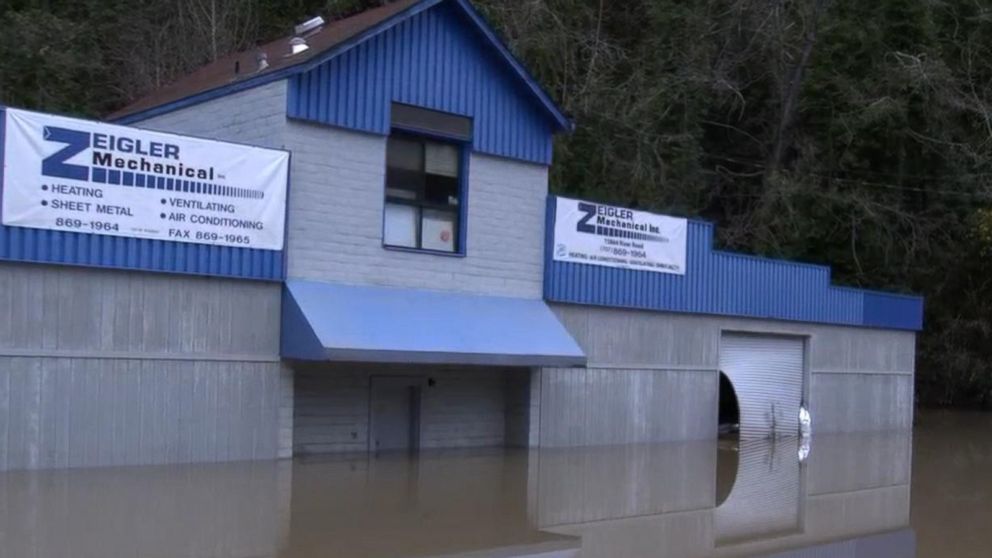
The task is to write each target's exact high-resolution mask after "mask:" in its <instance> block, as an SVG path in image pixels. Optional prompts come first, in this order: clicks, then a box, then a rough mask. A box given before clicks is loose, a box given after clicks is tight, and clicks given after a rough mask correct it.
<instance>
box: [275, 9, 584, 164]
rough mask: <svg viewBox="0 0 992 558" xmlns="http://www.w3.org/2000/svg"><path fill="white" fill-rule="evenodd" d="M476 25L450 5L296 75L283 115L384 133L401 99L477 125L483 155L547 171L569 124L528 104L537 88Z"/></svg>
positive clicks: (468, 13) (470, 13)
mask: <svg viewBox="0 0 992 558" xmlns="http://www.w3.org/2000/svg"><path fill="white" fill-rule="evenodd" d="M422 5H423V4H422ZM477 18H478V14H476V13H475V11H474V9H471V6H469V5H468V3H467V2H458V1H451V2H447V3H444V4H442V5H439V6H436V7H434V8H433V9H430V10H424V11H422V12H420V13H418V14H417V15H416V16H415V17H409V18H406V19H404V20H403V21H401V22H399V23H397V24H395V25H393V26H392V27H390V28H389V29H387V30H385V31H382V32H380V33H378V34H376V35H375V36H374V37H371V38H369V39H368V40H365V41H363V42H362V43H361V44H358V45H356V46H355V47H353V48H350V49H347V50H346V51H344V52H341V53H340V54H337V55H335V56H333V57H332V58H330V59H329V60H327V61H324V62H321V63H319V64H317V65H315V66H313V67H312V68H310V69H308V70H307V71H305V72H303V73H301V74H298V75H295V76H293V77H291V78H290V79H289V94H288V101H287V102H288V108H287V114H288V115H289V116H290V117H292V118H297V119H302V120H307V121H311V122H317V123H321V124H329V125H333V126H340V127H344V128H350V129H355V130H361V131H365V132H371V133H375V134H388V133H389V129H390V118H389V114H390V105H391V102H394V101H395V102H399V103H405V104H410V105H416V106H420V107H426V108H430V109H433V110H439V111H443V112H448V113H454V114H459V115H462V116H467V117H470V118H472V119H473V128H474V130H473V138H472V145H473V148H474V149H475V150H476V151H478V152H481V153H487V154H491V155H497V156H502V157H509V158H514V159H521V160H525V161H531V162H536V163H541V164H550V162H551V149H552V143H551V140H552V136H553V134H554V131H555V127H556V125H557V126H558V127H559V128H568V127H570V123H569V122H567V120H563V118H564V117H563V116H562V117H561V118H555V119H549V118H548V117H547V114H548V112H549V111H551V112H554V113H555V114H558V115H559V116H560V113H559V112H558V111H557V109H554V110H553V111H552V109H551V108H549V107H553V105H544V104H543V103H534V102H532V93H533V91H534V90H533V89H528V88H527V87H521V84H528V87H537V85H536V82H534V81H533V80H532V79H531V78H529V77H527V75H526V73H525V72H524V70H523V68H522V67H520V65H519V63H517V62H516V60H515V59H514V58H513V57H512V56H511V55H510V54H509V52H508V51H506V50H505V47H502V46H501V43H499V42H498V41H497V40H496V39H495V37H494V36H493V35H492V31H491V30H490V29H489V28H488V27H487V26H485V25H484V24H483V23H481V20H479V19H477ZM466 23H467V24H466ZM473 23H474V25H473ZM480 30H481V31H480ZM494 44H495V45H499V47H500V48H492V45H494ZM504 61H510V62H511V63H510V64H507V63H504ZM516 70H519V71H516ZM521 72H524V73H521ZM522 76H523V77H524V78H523V79H521V78H522ZM538 90H539V89H538ZM538 98H540V99H546V96H545V95H543V93H542V94H541V95H539V96H538ZM547 102H548V103H550V101H547ZM542 106H543V107H544V109H546V110H542ZM556 123H557V124H556Z"/></svg>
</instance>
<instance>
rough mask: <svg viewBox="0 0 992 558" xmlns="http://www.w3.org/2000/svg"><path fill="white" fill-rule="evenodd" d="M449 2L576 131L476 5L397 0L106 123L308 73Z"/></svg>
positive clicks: (174, 87)
mask: <svg viewBox="0 0 992 558" xmlns="http://www.w3.org/2000/svg"><path fill="white" fill-rule="evenodd" d="M445 1H450V2H452V4H454V5H457V6H458V7H460V8H461V9H462V10H463V11H464V13H465V14H466V16H467V17H468V20H469V21H470V22H471V23H472V24H474V25H475V26H476V27H477V29H478V30H479V32H480V33H481V36H482V37H483V40H484V41H486V42H487V43H488V44H489V46H491V47H492V48H493V49H494V50H496V51H497V52H498V53H499V56H500V57H501V58H502V59H503V60H504V61H506V63H507V64H509V65H510V67H511V68H512V71H513V72H514V73H515V74H516V75H517V76H518V77H519V78H520V80H521V83H522V84H524V86H525V87H526V88H527V89H528V90H529V91H530V93H532V94H533V95H534V97H535V98H536V99H537V101H538V102H539V103H540V104H541V105H543V107H544V108H545V110H547V112H548V114H549V116H551V118H552V119H553V120H554V121H555V122H556V124H557V126H558V128H559V129H560V130H569V131H570V130H572V129H573V127H574V124H573V122H572V121H571V119H569V118H568V116H566V115H565V113H564V112H563V111H562V110H561V108H560V107H559V106H558V105H557V104H556V103H555V102H554V100H552V99H551V97H550V96H549V95H548V94H547V92H546V91H545V90H544V89H543V88H542V87H541V85H540V84H539V83H538V82H537V80H535V79H534V77H533V76H532V75H531V74H530V73H529V72H528V71H527V69H526V68H525V67H524V66H523V64H521V63H520V61H519V60H517V58H516V57H515V56H513V54H512V53H511V52H510V50H509V49H508V48H507V47H506V45H505V44H504V43H503V42H502V41H501V40H500V39H499V37H498V36H497V35H496V33H495V32H494V31H493V29H492V27H491V26H489V24H488V23H487V22H486V21H485V19H484V18H483V17H482V15H481V14H479V12H478V11H476V9H475V8H474V7H473V6H472V4H471V2H470V0H395V1H394V2H392V3H390V4H386V5H384V6H380V7H378V8H373V9H371V10H367V11H364V12H361V13H359V14H356V15H353V16H351V17H348V18H344V19H339V20H336V21H332V22H330V23H328V24H326V25H324V26H323V27H322V28H321V29H320V30H319V31H317V32H316V33H312V34H310V35H307V36H306V41H307V44H308V45H309V47H310V48H309V49H307V50H305V51H303V52H301V53H299V54H296V55H293V54H292V53H291V46H290V39H292V37H285V38H282V39H279V40H276V41H272V42H271V43H268V44H265V45H261V46H260V47H258V48H256V49H252V50H249V51H245V52H239V53H235V54H230V55H228V56H225V57H222V58H220V59H219V60H216V61H214V62H211V63H210V64H207V65H206V66H203V67H202V68H200V69H198V70H196V71H195V72H193V73H191V74H189V75H187V76H185V77H183V78H180V79H178V80H176V81H175V82H173V83H171V84H169V85H167V86H165V87H162V88H159V89H157V90H155V91H152V92H151V93H149V94H148V95H146V96H144V97H142V98H141V99H138V100H137V101H135V102H133V103H131V104H130V105H128V106H126V107H124V108H122V109H120V110H118V111H116V112H114V113H112V114H110V115H108V116H107V119H108V120H111V121H114V120H119V121H123V122H125V123H127V122H128V121H129V120H136V119H140V117H143V116H145V115H143V114H142V113H145V112H146V111H152V110H155V109H158V108H159V107H163V106H165V105H171V104H173V103H177V102H181V101H183V100H184V99H188V98H191V97H196V96H199V95H207V94H210V93H211V92H213V93H214V94H215V95H216V96H221V95H226V94H230V93H233V92H234V91H237V90H239V89H244V88H248V87H253V86H256V85H260V84H261V83H265V80H266V78H269V79H272V80H275V79H280V78H281V77H286V76H288V75H289V74H290V73H292V72H295V71H304V70H305V69H307V66H308V63H309V64H311V65H312V64H319V63H320V62H321V58H322V57H324V56H325V55H327V53H328V51H334V50H335V48H337V47H341V48H342V49H344V48H347V47H348V44H349V42H350V41H352V39H354V40H355V41H361V40H364V38H365V37H367V36H371V35H374V34H375V33H376V32H377V31H376V30H377V29H381V28H385V27H388V26H389V25H390V24H391V22H393V21H397V20H401V19H402V18H403V17H405V16H407V15H414V14H416V13H419V11H420V10H424V9H429V8H431V7H433V6H436V5H438V4H440V3H442V2H445ZM352 42H353V41H352ZM260 52H261V53H264V54H265V55H266V57H267V61H268V64H269V65H268V67H267V68H265V69H264V70H262V71H257V69H256V68H257V66H258V63H257V58H258V56H259V53H260ZM235 68H238V69H239V72H237V73H236V72H235ZM200 100H203V99H200ZM139 115H141V116H139ZM135 117H138V118H135Z"/></svg>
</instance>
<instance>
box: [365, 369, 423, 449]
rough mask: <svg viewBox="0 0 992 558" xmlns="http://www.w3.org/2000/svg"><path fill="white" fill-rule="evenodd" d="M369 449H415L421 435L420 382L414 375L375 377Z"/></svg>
mask: <svg viewBox="0 0 992 558" xmlns="http://www.w3.org/2000/svg"><path fill="white" fill-rule="evenodd" d="M369 406H370V409H369V415H370V416H369V419H370V422H371V425H370V427H371V428H370V436H369V449H370V450H371V451H374V452H379V451H413V450H415V449H417V447H418V446H419V438H420V385H419V380H417V379H414V378H410V379H407V378H372V389H371V394H370V401H369Z"/></svg>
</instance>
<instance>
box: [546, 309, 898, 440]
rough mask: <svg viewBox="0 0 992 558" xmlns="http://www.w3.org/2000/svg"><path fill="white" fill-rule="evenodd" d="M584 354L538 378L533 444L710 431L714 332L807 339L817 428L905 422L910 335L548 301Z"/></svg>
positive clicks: (676, 436) (841, 429)
mask: <svg viewBox="0 0 992 558" xmlns="http://www.w3.org/2000/svg"><path fill="white" fill-rule="evenodd" d="M553 309H554V311H555V313H556V314H557V315H558V317H559V319H560V320H561V321H562V323H563V324H564V325H565V327H566V328H567V329H568V330H569V332H570V333H571V334H572V336H573V337H574V338H575V339H576V341H577V342H578V343H579V345H580V346H581V347H582V349H583V350H584V351H585V352H586V355H587V357H588V359H589V364H588V367H587V368H585V369H575V368H572V369H544V370H543V372H542V374H541V378H542V380H541V387H540V390H541V409H540V413H539V415H540V416H539V422H540V441H539V443H540V445H542V446H552V447H553V446H567V445H596V444H602V443H631V442H634V443H636V442H660V441H669V440H677V439H698V438H708V437H713V436H715V435H716V408H717V390H718V370H719V354H720V353H719V346H720V335H721V333H722V332H725V331H736V332H753V333H765V334H778V335H799V336H804V337H806V338H807V339H808V344H807V355H806V361H807V362H806V367H807V375H808V381H807V382H806V385H807V387H806V390H807V391H808V399H809V403H810V409H811V412H812V414H813V420H814V430H815V431H816V432H820V433H830V432H854V431H872V430H905V429H909V428H910V427H911V426H912V414H913V373H914V367H915V361H914V356H915V345H916V339H915V335H914V333H913V332H905V331H889V330H878V329H867V328H851V327H840V326H828V325H818V324H805V323H797V322H780V321H770V320H751V319H741V318H729V317H719V316H702V315H692V314H674V313H662V312H644V311H637V310H625V309H617V308H600V307H592V306H577V305H562V304H556V305H553Z"/></svg>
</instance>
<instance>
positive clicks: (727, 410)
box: [717, 372, 741, 437]
mask: <svg viewBox="0 0 992 558" xmlns="http://www.w3.org/2000/svg"><path fill="white" fill-rule="evenodd" d="M717 425H719V430H718V432H719V434H720V437H724V436H738V435H739V433H740V428H741V408H740V404H739V402H738V401H737V392H736V391H735V390H734V385H733V384H732V383H730V378H728V377H727V375H726V374H724V373H723V372H720V403H719V414H718V418H717Z"/></svg>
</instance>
